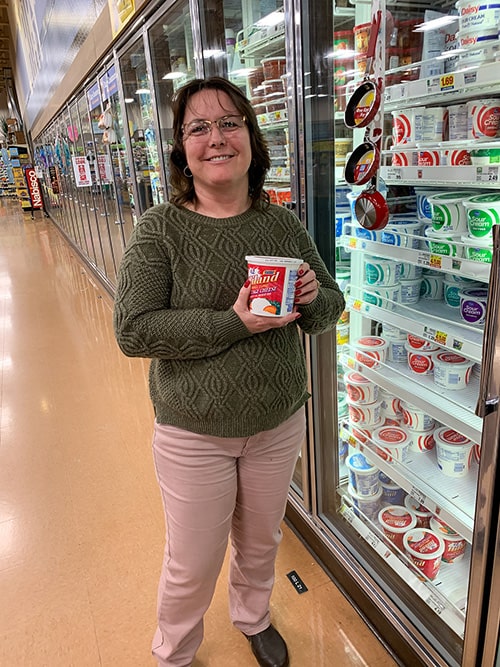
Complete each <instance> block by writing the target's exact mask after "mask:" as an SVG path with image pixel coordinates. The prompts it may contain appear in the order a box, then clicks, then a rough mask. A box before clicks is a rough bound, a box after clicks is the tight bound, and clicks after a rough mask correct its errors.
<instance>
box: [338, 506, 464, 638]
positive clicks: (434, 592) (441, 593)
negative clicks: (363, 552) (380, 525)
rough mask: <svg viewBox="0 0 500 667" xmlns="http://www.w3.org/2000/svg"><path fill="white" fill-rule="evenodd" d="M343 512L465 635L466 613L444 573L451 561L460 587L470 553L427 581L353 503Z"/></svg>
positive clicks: (450, 624) (432, 606)
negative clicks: (454, 599)
mask: <svg viewBox="0 0 500 667" xmlns="http://www.w3.org/2000/svg"><path fill="white" fill-rule="evenodd" d="M340 514H341V515H342V516H343V517H344V519H345V520H346V521H348V522H349V523H350V524H351V526H352V527H353V528H354V529H355V530H356V532H357V533H358V534H359V535H360V537H362V538H363V539H364V540H365V541H366V542H367V543H368V544H369V545H370V546H371V547H372V549H374V551H376V552H377V554H378V555H379V556H380V557H381V558H383V559H384V561H385V562H386V563H387V565H388V566H389V567H390V568H391V569H392V570H393V572H395V573H396V574H397V575H399V577H400V578H401V579H402V580H403V581H404V582H405V583H407V584H408V585H409V586H410V588H411V589H412V590H413V591H414V592H415V593H416V595H418V597H419V598H420V599H421V600H423V601H424V602H425V604H426V605H427V606H428V607H430V609H431V610H432V612H434V613H435V614H438V615H439V616H440V618H442V619H443V621H444V622H445V623H446V624H447V625H448V627H450V628H451V629H452V630H453V631H454V632H455V633H456V634H457V635H458V636H459V637H462V638H463V635H464V626H465V614H464V612H463V611H462V610H461V609H458V608H457V607H456V606H455V605H454V604H453V603H452V602H451V601H450V600H449V599H448V597H447V595H448V594H450V595H451V594H452V593H453V592H454V590H453V589H452V588H451V586H450V584H449V578H448V577H445V576H443V577H442V576H441V570H444V569H445V565H450V566H451V567H453V568H454V570H453V576H452V579H455V578H456V579H455V582H454V585H453V584H452V586H454V588H456V580H458V581H465V580H466V579H467V577H468V571H469V567H470V562H469V559H468V558H467V556H464V559H463V560H462V561H459V562H458V563H452V564H442V565H441V567H440V570H439V572H438V575H437V577H436V579H435V580H434V582H430V581H423V580H422V579H421V578H420V577H419V576H418V575H417V574H415V572H414V571H413V570H412V569H411V568H410V566H408V565H407V564H406V563H405V562H403V560H402V559H401V558H400V557H398V556H397V555H396V554H395V553H394V551H392V549H391V548H389V547H388V546H387V544H386V542H385V540H384V539H383V538H381V537H380V536H379V535H377V533H376V532H375V531H374V530H373V529H372V527H371V526H369V525H367V524H365V522H364V521H363V520H362V519H361V518H360V517H358V516H356V514H355V512H354V510H353V508H352V507H349V506H348V505H347V504H346V503H344V504H343V505H342V507H341V508H340ZM372 525H373V524H372ZM375 530H376V531H377V532H378V529H377V528H375Z"/></svg>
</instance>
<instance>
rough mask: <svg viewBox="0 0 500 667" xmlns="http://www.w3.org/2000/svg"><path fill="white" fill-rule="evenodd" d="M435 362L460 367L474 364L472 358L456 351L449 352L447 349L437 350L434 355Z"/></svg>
mask: <svg viewBox="0 0 500 667" xmlns="http://www.w3.org/2000/svg"><path fill="white" fill-rule="evenodd" d="M434 363H442V364H443V365H446V366H459V367H464V366H472V365H473V364H474V362H473V361H471V360H470V359H466V358H465V357H462V356H461V355H460V354H457V353H456V352H448V351H447V350H443V352H437V353H436V355H435V357H434Z"/></svg>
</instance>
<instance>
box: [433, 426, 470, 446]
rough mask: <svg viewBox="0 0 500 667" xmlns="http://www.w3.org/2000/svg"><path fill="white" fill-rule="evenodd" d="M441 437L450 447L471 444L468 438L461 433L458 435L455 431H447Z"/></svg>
mask: <svg viewBox="0 0 500 667" xmlns="http://www.w3.org/2000/svg"><path fill="white" fill-rule="evenodd" d="M440 437H441V438H442V439H443V440H444V441H445V442H447V443H448V444H449V445H465V444H467V443H468V442H470V440H469V438H466V437H465V436H463V435H462V434H461V433H457V431H454V430H453V429H451V428H450V429H447V430H446V431H443V432H442V433H441V434H440Z"/></svg>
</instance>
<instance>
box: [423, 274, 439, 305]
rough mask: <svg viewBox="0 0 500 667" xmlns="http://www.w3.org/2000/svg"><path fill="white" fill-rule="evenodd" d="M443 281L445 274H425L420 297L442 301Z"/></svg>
mask: <svg viewBox="0 0 500 667" xmlns="http://www.w3.org/2000/svg"><path fill="white" fill-rule="evenodd" d="M443 281H444V275H440V276H424V277H423V278H422V284H421V286H420V298H421V299H429V300H432V301H441V300H442V299H443Z"/></svg>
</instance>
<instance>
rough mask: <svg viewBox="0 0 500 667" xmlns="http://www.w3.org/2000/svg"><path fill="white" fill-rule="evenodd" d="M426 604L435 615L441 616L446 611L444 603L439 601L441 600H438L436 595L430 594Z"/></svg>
mask: <svg viewBox="0 0 500 667" xmlns="http://www.w3.org/2000/svg"><path fill="white" fill-rule="evenodd" d="M426 603H427V604H428V605H429V607H430V608H431V609H432V610H433V611H434V612H435V613H436V614H439V615H440V614H442V613H443V611H444V610H445V609H446V605H445V604H444V602H443V601H442V600H441V598H438V596H437V595H435V594H434V593H431V594H430V595H429V597H428V598H427V600H426Z"/></svg>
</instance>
